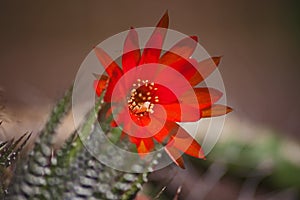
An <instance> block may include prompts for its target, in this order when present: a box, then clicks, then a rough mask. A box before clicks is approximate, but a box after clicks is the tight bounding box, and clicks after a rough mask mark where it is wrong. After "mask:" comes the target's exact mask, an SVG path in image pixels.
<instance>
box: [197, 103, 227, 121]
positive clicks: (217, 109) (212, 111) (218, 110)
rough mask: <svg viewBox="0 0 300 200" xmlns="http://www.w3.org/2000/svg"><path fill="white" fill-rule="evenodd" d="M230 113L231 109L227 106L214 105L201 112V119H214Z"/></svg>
mask: <svg viewBox="0 0 300 200" xmlns="http://www.w3.org/2000/svg"><path fill="white" fill-rule="evenodd" d="M231 111H232V108H230V107H228V106H225V105H220V104H215V105H213V106H211V107H209V108H206V109H204V110H201V117H202V118H206V117H216V116H221V115H225V114H227V113H229V112H231Z"/></svg>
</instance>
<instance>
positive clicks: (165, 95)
mask: <svg viewBox="0 0 300 200" xmlns="http://www.w3.org/2000/svg"><path fill="white" fill-rule="evenodd" d="M153 88H154V89H155V88H157V89H155V90H153V91H151V97H152V100H151V101H152V102H153V103H159V104H170V103H174V102H178V100H177V97H176V95H175V94H174V93H173V92H172V91H171V90H170V89H169V88H167V87H165V86H163V85H160V84H155V85H154V86H153ZM156 96H157V97H158V102H156V101H155V97H156Z"/></svg>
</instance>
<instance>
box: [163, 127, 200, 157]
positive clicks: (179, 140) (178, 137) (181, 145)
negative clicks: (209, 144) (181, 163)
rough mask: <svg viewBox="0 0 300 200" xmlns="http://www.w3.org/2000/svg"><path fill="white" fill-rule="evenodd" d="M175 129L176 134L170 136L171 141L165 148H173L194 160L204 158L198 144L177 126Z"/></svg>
mask: <svg viewBox="0 0 300 200" xmlns="http://www.w3.org/2000/svg"><path fill="white" fill-rule="evenodd" d="M177 128H178V129H177V132H176V134H175V135H172V136H171V140H170V141H169V142H168V144H167V145H166V146H167V147H174V148H176V149H179V150H180V151H182V152H184V153H186V154H188V155H190V156H193V157H196V158H205V155H204V152H203V150H202V148H201V146H200V144H198V142H197V141H196V140H195V139H194V138H193V137H192V136H190V134H189V133H187V132H186V131H185V130H184V129H183V128H181V127H180V126H179V125H177Z"/></svg>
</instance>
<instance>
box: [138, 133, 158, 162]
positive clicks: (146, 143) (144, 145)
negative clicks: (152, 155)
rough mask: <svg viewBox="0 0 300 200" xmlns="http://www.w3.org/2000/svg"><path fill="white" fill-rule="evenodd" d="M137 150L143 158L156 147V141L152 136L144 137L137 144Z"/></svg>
mask: <svg viewBox="0 0 300 200" xmlns="http://www.w3.org/2000/svg"><path fill="white" fill-rule="evenodd" d="M136 148H137V152H138V154H139V156H140V157H141V158H143V157H144V156H146V155H147V153H149V152H150V151H152V149H153V148H154V142H153V140H152V138H142V139H140V140H139V142H138V144H136Z"/></svg>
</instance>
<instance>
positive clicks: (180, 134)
mask: <svg viewBox="0 0 300 200" xmlns="http://www.w3.org/2000/svg"><path fill="white" fill-rule="evenodd" d="M168 24H169V17H168V14H167V13H166V14H165V15H164V16H163V17H162V18H161V20H160V21H159V22H158V24H157V26H156V29H155V30H154V31H153V33H152V35H151V37H150V39H149V40H148V42H147V43H146V45H145V48H144V49H140V47H139V42H138V34H137V32H136V31H135V29H133V28H132V29H131V30H130V31H129V33H128V35H127V38H126V40H125V42H124V49H123V55H122V66H121V67H120V66H119V65H118V64H117V62H116V61H114V60H112V59H111V57H110V56H109V55H108V54H107V53H106V52H105V51H104V50H102V49H101V48H97V47H96V48H95V53H96V56H97V58H98V59H99V61H100V63H101V64H102V65H103V66H104V67H105V71H106V74H107V75H102V76H101V77H100V78H99V80H96V81H95V83H94V84H95V90H96V94H97V95H98V96H100V95H101V94H102V92H103V91H104V90H106V91H105V95H104V101H105V102H107V103H110V105H111V109H109V111H108V113H107V114H114V115H113V116H114V120H113V123H112V124H113V125H114V126H119V127H120V128H121V129H122V132H123V134H124V135H127V136H128V137H129V139H130V141H131V142H132V143H134V144H135V145H136V148H137V152H138V153H139V155H140V156H141V157H143V156H144V155H145V154H147V153H149V152H150V151H151V150H153V148H154V146H155V144H154V141H156V142H158V143H160V144H163V145H165V146H164V149H165V151H166V152H167V153H168V155H169V156H170V157H171V159H172V160H173V161H174V162H175V163H176V164H177V165H178V166H180V167H182V168H184V163H183V159H182V157H181V154H182V152H183V153H186V154H188V155H190V156H194V157H197V158H205V155H204V153H203V151H202V149H201V146H200V145H199V144H198V142H197V141H196V140H195V139H193V137H192V136H190V135H189V133H187V132H186V131H185V130H184V129H183V128H181V127H180V126H179V125H178V124H177V123H176V122H193V121H198V120H199V119H201V118H207V117H214V116H219V115H224V114H226V113H228V112H230V111H231V108H230V107H227V106H225V105H219V104H215V103H216V102H217V101H218V100H219V99H220V98H221V96H222V93H221V92H220V91H218V90H216V89H213V88H207V87H196V86H197V85H198V84H199V83H200V82H202V81H203V80H204V79H205V78H206V77H208V76H209V75H210V74H211V73H212V72H213V71H214V70H215V69H216V66H217V65H218V64H219V62H220V57H212V58H209V59H207V60H204V61H201V62H197V61H196V60H194V59H193V58H191V55H192V54H193V52H194V50H195V48H196V44H197V37H195V36H191V37H188V38H184V39H182V40H181V41H179V42H178V43H176V44H175V45H174V46H173V47H172V48H171V49H170V50H169V51H167V52H165V53H164V52H162V45H163V42H164V38H165V35H166V32H167V28H168ZM161 54H162V55H161ZM200 72H201V73H200Z"/></svg>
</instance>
